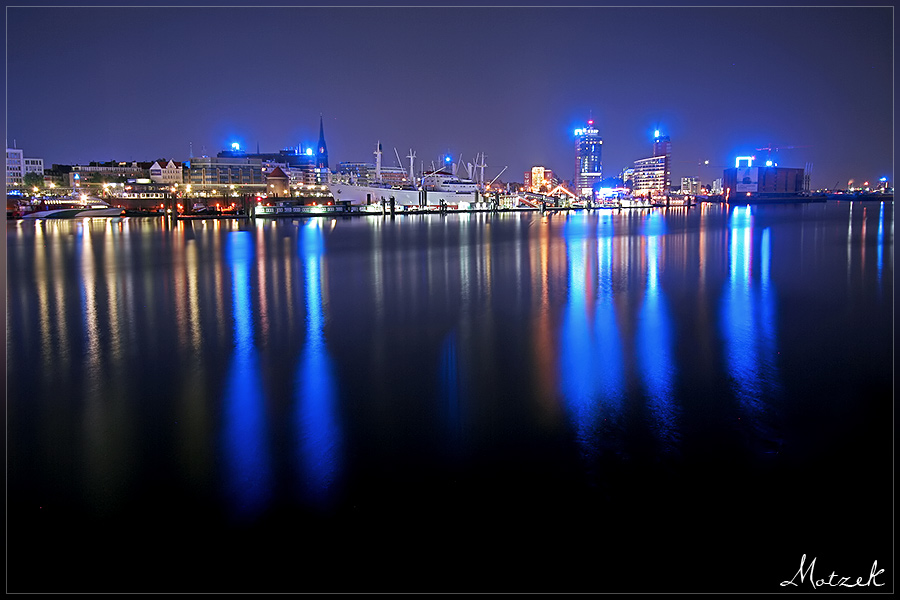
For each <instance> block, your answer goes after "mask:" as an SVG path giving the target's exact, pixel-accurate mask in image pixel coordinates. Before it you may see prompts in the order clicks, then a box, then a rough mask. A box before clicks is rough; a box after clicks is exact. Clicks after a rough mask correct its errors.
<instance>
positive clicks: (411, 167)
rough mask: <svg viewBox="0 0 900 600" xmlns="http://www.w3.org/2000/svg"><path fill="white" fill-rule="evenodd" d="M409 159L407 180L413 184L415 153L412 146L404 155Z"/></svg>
mask: <svg viewBox="0 0 900 600" xmlns="http://www.w3.org/2000/svg"><path fill="white" fill-rule="evenodd" d="M406 158H408V159H409V182H410V183H411V184H412V185H413V186H415V185H416V171H415V168H416V163H415V160H416V153H415V152H413V151H412V148H410V149H409V154H408V155H407V156H406Z"/></svg>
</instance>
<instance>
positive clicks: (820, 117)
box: [6, 6, 894, 188]
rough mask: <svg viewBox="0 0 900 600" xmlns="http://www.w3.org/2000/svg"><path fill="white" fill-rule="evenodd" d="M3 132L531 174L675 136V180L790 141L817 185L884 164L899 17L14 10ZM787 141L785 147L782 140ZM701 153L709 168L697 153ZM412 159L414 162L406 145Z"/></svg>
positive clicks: (791, 157) (643, 148)
mask: <svg viewBox="0 0 900 600" xmlns="http://www.w3.org/2000/svg"><path fill="white" fill-rule="evenodd" d="M6 16H7V19H6V20H7V23H6V25H7V115H6V119H7V145H8V146H12V145H13V143H15V145H16V146H17V147H18V148H22V149H23V150H24V151H25V156H26V157H39V158H43V159H44V164H45V166H46V167H47V168H49V167H50V166H51V164H53V163H61V164H83V163H87V162H90V161H107V160H119V161H123V160H126V161H132V160H136V161H149V160H154V159H156V158H162V157H165V158H172V159H174V160H176V161H182V160H186V159H188V158H189V157H190V152H191V148H193V153H194V155H195V156H200V155H202V154H207V155H211V156H214V155H215V154H216V153H217V152H218V151H220V150H222V149H225V148H226V147H229V146H230V145H231V143H233V142H238V143H240V144H241V145H242V146H243V147H244V148H247V149H249V150H251V151H255V150H256V148H257V145H258V147H259V149H260V150H261V151H263V152H277V151H278V150H280V149H282V148H285V147H289V146H297V145H303V146H304V147H305V146H307V145H312V144H315V142H316V140H317V139H318V129H319V115H320V114H321V115H322V116H323V118H324V126H325V138H326V142H327V144H328V151H329V159H330V164H331V167H332V168H334V167H335V165H336V164H337V163H338V162H340V161H370V162H373V161H374V157H373V154H372V151H373V150H374V147H375V144H376V142H378V141H379V140H380V141H381V143H382V145H383V147H384V150H385V156H384V162H385V164H386V165H394V164H396V159H395V158H394V148H396V149H397V151H398V152H399V154H400V156H401V157H405V156H406V155H407V154H408V152H409V150H410V149H411V148H412V149H414V150H415V151H416V153H417V161H416V162H417V167H418V164H419V163H421V162H422V161H424V162H425V164H426V165H429V166H430V163H431V161H432V160H434V161H435V162H436V161H437V160H438V157H439V156H440V155H442V154H444V153H447V152H449V153H451V154H452V155H453V156H454V157H455V158H458V157H459V155H460V154H461V155H462V158H463V162H474V160H475V154H476V153H481V152H483V153H485V154H486V162H487V165H488V167H487V168H486V169H485V172H486V175H487V176H489V177H491V178H493V177H494V176H495V175H496V174H497V173H499V172H500V170H501V169H502V168H503V167H507V166H508V169H507V171H506V172H505V173H503V175H502V176H501V178H500V179H501V180H503V181H522V179H523V175H522V173H523V172H524V171H525V170H526V169H529V168H530V167H531V166H532V165H542V166H545V167H547V168H551V169H553V170H554V171H555V172H556V173H557V174H558V175H559V176H561V177H562V178H564V179H571V178H572V176H573V171H574V162H575V160H574V142H573V131H574V129H575V128H576V127H578V126H583V125H584V123H585V122H586V120H587V119H588V117H589V116H592V117H593V119H594V123H595V126H596V127H597V128H598V129H599V130H600V135H601V136H602V137H603V173H604V176H611V175H617V174H618V173H619V172H620V171H621V170H622V169H623V168H625V167H628V166H631V165H632V163H633V161H634V160H635V159H639V158H644V157H647V156H650V154H651V143H652V135H653V130H654V129H655V128H657V127H658V128H659V129H660V130H661V132H662V134H664V135H669V136H670V137H671V141H672V160H673V168H672V176H673V184H674V185H675V186H678V185H680V183H681V177H682V176H691V175H696V176H700V178H701V180H702V181H703V182H704V183H708V182H710V181H712V179H714V178H716V177H721V170H722V167H727V166H734V159H735V157H736V156H739V155H746V154H754V155H756V156H757V158H758V159H759V160H764V159H765V156H766V152H765V151H759V150H757V148H762V147H766V146H774V147H782V148H783V149H782V150H780V151H778V153H777V158H776V159H775V160H776V161H777V162H778V163H779V165H781V166H790V167H803V166H804V165H805V164H806V163H808V162H811V163H813V172H812V186H813V187H814V188H824V187H833V186H835V184H836V183H837V184H838V185H839V187H846V185H847V183H848V181H849V180H851V179H852V180H854V184H855V185H858V184H859V183H861V182H862V181H865V180H877V179H878V178H879V177H883V176H887V177H891V178H892V167H893V135H894V124H893V106H894V102H893V69H894V67H893V55H894V49H893V39H892V25H893V19H894V14H893V10H892V8H891V7H889V6H884V7H869V8H853V7H843V8H837V7H835V8H824V7H808V8H803V7H795V8H737V7H719V8H680V7H669V8H659V7H656V8H604V7H593V8H587V7H585V8H577V7H574V8H550V7H541V8H528V7H507V8H502V7H501V8H474V7H452V8H450V7H444V8H437V7H433V8H428V7H412V8H396V7H395V8H385V7H368V8H360V7H356V8H349V7H344V8H299V7H293V8H288V7H285V8H278V7H268V8H237V7H210V8H176V7H163V8H137V7H119V8H65V7H56V8H52V7H21V8H15V7H10V8H8V9H7V13H6ZM789 146H794V148H788V147H789ZM703 160H709V162H710V166H709V167H700V166H698V163H699V162H700V161H703ZM405 161H406V159H405V158H404V162H405Z"/></svg>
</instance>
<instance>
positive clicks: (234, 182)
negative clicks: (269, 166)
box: [185, 156, 266, 193]
mask: <svg viewBox="0 0 900 600" xmlns="http://www.w3.org/2000/svg"><path fill="white" fill-rule="evenodd" d="M187 167H188V175H187V176H186V177H185V183H187V184H189V185H190V186H191V188H192V190H193V191H194V192H224V191H225V189H226V188H229V189H230V188H231V186H235V188H238V187H240V188H243V189H244V191H251V192H257V193H262V192H264V191H265V186H266V183H265V179H264V176H263V172H262V160H260V159H258V158H249V157H224V156H215V157H210V156H202V157H199V158H192V159H191V160H190V161H189V162H188V164H187Z"/></svg>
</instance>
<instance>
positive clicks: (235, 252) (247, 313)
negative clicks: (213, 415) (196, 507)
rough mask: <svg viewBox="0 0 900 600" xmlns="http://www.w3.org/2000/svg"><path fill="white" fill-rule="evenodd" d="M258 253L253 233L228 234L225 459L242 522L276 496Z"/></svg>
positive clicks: (233, 498) (254, 514)
mask: <svg viewBox="0 0 900 600" xmlns="http://www.w3.org/2000/svg"><path fill="white" fill-rule="evenodd" d="M253 254H254V253H253V238H252V236H251V235H250V233H249V232H247V231H232V232H229V233H227V234H226V241H225V259H226V261H227V263H228V265H229V266H230V268H231V294H232V295H231V302H232V315H233V318H234V354H233V356H232V359H231V364H230V366H229V368H228V370H227V371H226V372H227V373H228V381H227V384H226V390H225V398H224V419H225V423H224V428H223V434H224V446H225V448H224V454H225V461H226V467H227V473H226V479H227V482H228V487H229V490H228V491H229V498H230V500H231V502H232V508H233V509H234V510H235V512H236V513H237V516H238V517H241V518H252V517H253V516H256V515H257V514H259V513H260V512H261V511H262V510H264V509H265V507H266V506H267V505H268V503H269V499H270V496H271V493H272V490H271V486H272V476H271V468H272V467H271V460H272V459H271V453H270V449H269V444H268V442H269V431H268V429H269V428H268V423H267V422H266V406H265V405H266V402H265V400H266V397H265V395H264V394H263V389H262V382H261V381H260V373H259V357H258V354H257V350H256V345H255V343H254V339H253V309H252V306H251V296H250V268H251V265H252V263H253Z"/></svg>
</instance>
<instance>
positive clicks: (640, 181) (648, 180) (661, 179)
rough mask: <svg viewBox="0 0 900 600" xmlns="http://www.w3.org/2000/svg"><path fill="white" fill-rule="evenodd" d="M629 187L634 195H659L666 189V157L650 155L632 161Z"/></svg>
mask: <svg viewBox="0 0 900 600" xmlns="http://www.w3.org/2000/svg"><path fill="white" fill-rule="evenodd" d="M631 181H632V183H631V189H632V193H633V194H634V195H635V196H648V197H652V196H659V195H663V194H665V189H666V184H665V182H666V157H665V156H650V157H648V158H641V159H638V160H636V161H634V172H633V173H632V175H631Z"/></svg>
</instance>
